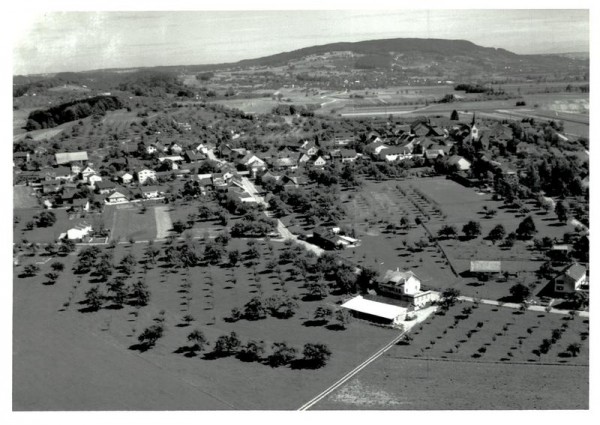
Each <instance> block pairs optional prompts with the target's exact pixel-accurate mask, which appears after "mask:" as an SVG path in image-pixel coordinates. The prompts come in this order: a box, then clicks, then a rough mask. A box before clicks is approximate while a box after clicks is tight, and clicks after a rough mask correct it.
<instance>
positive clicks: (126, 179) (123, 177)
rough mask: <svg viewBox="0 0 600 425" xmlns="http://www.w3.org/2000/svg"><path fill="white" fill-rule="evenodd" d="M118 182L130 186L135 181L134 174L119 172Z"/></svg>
mask: <svg viewBox="0 0 600 425" xmlns="http://www.w3.org/2000/svg"><path fill="white" fill-rule="evenodd" d="M117 181H118V182H120V183H123V184H129V183H131V182H132V181H133V174H131V173H130V172H128V171H119V172H118V173H117Z"/></svg>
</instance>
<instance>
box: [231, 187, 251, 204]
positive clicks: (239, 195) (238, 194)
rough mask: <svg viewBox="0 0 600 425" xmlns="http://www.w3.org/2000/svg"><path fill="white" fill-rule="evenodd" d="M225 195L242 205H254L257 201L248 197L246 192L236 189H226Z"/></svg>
mask: <svg viewBox="0 0 600 425" xmlns="http://www.w3.org/2000/svg"><path fill="white" fill-rule="evenodd" d="M227 194H228V195H229V196H231V197H233V198H234V199H237V200H239V201H240V202H243V203H256V202H257V200H256V198H255V197H254V196H252V195H250V194H249V193H248V192H246V191H245V190H242V189H238V188H237V187H228V188H227Z"/></svg>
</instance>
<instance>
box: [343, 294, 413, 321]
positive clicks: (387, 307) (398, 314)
mask: <svg viewBox="0 0 600 425" xmlns="http://www.w3.org/2000/svg"><path fill="white" fill-rule="evenodd" d="M342 307H343V308H346V309H348V310H351V311H352V313H353V314H354V316H356V317H360V318H364V319H367V320H371V321H374V322H377V323H384V324H389V325H396V324H399V323H400V322H402V321H404V319H405V318H406V313H407V311H408V310H407V309H406V308H404V307H399V306H395V305H391V304H385V303H380V302H377V301H371V300H367V299H365V298H363V297H362V296H360V295H358V296H356V297H354V298H352V299H351V300H349V301H346V302H345V303H344V304H342Z"/></svg>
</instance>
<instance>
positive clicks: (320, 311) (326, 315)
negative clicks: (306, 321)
mask: <svg viewBox="0 0 600 425" xmlns="http://www.w3.org/2000/svg"><path fill="white" fill-rule="evenodd" d="M313 317H314V319H315V320H323V321H328V320H329V319H331V318H332V317H333V310H332V309H331V307H325V306H319V307H317V309H316V310H315V312H314V314H313Z"/></svg>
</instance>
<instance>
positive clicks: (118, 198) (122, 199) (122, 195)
mask: <svg viewBox="0 0 600 425" xmlns="http://www.w3.org/2000/svg"><path fill="white" fill-rule="evenodd" d="M131 197H132V196H131V195H130V193H129V191H128V190H125V189H124V188H117V189H116V190H115V191H114V192H113V193H111V194H110V195H108V197H107V198H106V203H107V204H111V205H112V204H123V203H126V202H129V199H131Z"/></svg>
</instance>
